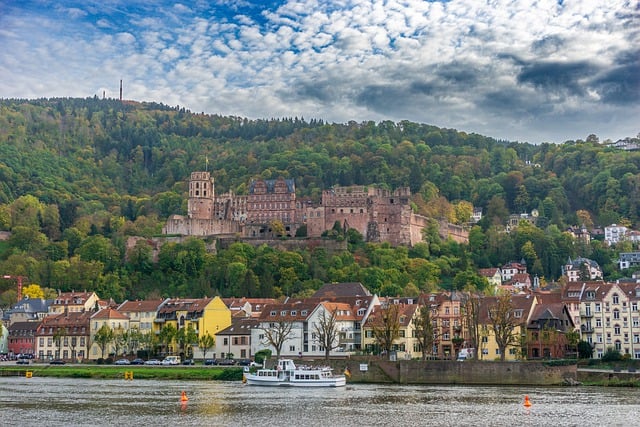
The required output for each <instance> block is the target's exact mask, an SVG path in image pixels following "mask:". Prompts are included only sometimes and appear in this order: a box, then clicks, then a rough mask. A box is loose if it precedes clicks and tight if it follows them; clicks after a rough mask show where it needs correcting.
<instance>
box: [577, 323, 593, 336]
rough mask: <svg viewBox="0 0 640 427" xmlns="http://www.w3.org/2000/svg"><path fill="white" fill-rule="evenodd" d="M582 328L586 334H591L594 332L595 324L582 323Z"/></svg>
mask: <svg viewBox="0 0 640 427" xmlns="http://www.w3.org/2000/svg"><path fill="white" fill-rule="evenodd" d="M580 330H581V331H582V332H584V333H585V334H591V333H593V326H591V325H581V326H580Z"/></svg>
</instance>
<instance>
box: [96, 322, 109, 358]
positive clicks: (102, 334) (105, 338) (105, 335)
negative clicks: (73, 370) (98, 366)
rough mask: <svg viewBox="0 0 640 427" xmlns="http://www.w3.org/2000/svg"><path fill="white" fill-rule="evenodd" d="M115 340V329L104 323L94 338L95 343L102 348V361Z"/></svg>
mask: <svg viewBox="0 0 640 427" xmlns="http://www.w3.org/2000/svg"><path fill="white" fill-rule="evenodd" d="M113 339H114V334H113V329H111V328H110V327H109V325H107V324H106V323H103V324H102V326H100V329H98V330H97V331H96V333H95V335H94V336H93V342H94V343H96V344H97V345H98V347H99V348H100V354H101V358H102V359H104V354H105V352H106V351H107V349H108V348H109V346H110V345H111V343H112V342H113Z"/></svg>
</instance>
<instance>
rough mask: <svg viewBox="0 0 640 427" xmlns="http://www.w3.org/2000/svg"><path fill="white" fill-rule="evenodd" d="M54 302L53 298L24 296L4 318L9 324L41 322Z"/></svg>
mask: <svg viewBox="0 0 640 427" xmlns="http://www.w3.org/2000/svg"><path fill="white" fill-rule="evenodd" d="M52 302H53V300H44V299H40V298H29V297H24V298H22V300H21V301H18V302H17V303H16V304H15V305H14V306H13V307H11V309H10V310H7V311H6V312H5V313H4V317H5V319H4V320H5V321H6V323H7V324H9V325H11V324H13V323H15V322H39V321H41V320H42V319H43V318H44V317H45V316H46V315H47V313H48V312H49V306H50V305H51V303H52Z"/></svg>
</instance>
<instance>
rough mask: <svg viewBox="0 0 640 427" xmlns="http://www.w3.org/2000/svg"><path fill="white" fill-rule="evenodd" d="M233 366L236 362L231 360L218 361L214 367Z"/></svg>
mask: <svg viewBox="0 0 640 427" xmlns="http://www.w3.org/2000/svg"><path fill="white" fill-rule="evenodd" d="M235 364H236V361H235V360H233V359H219V360H218V361H217V363H216V365H220V366H232V365H235Z"/></svg>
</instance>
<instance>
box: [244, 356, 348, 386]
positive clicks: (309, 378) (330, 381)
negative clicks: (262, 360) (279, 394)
mask: <svg viewBox="0 0 640 427" xmlns="http://www.w3.org/2000/svg"><path fill="white" fill-rule="evenodd" d="M244 379H245V380H246V382H247V384H249V385H262V386H288V387H342V386H344V385H345V384H346V383H347V380H346V377H345V376H344V375H335V374H334V373H333V372H332V371H331V368H328V367H323V368H321V367H315V366H314V367H304V366H299V367H296V365H295V363H293V360H291V359H280V360H278V365H277V367H276V368H275V369H258V371H257V372H255V373H251V372H245V374H244Z"/></svg>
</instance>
